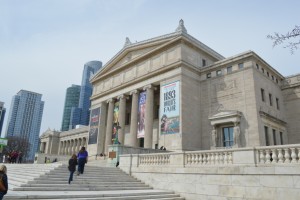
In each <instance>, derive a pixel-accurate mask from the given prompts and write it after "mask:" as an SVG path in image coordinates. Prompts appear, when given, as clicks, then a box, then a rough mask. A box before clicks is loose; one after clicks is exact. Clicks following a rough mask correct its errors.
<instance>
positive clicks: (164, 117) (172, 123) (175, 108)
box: [160, 81, 180, 135]
mask: <svg viewBox="0 0 300 200" xmlns="http://www.w3.org/2000/svg"><path fill="white" fill-rule="evenodd" d="M179 110H180V109H179V81H176V82H174V83H170V84H167V85H164V86H162V87H161V89H160V123H161V124H160V134H161V135H163V134H174V133H179V129H180V127H179V126H180V120H179V119H180V116H179Z"/></svg>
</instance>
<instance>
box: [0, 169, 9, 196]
mask: <svg viewBox="0 0 300 200" xmlns="http://www.w3.org/2000/svg"><path fill="white" fill-rule="evenodd" d="M6 173H7V169H6V166H5V165H1V166H0V181H1V183H0V200H2V199H3V197H4V195H6V193H7V190H8V183H7V175H6Z"/></svg>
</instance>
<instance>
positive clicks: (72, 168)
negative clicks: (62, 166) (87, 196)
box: [68, 154, 77, 184]
mask: <svg viewBox="0 0 300 200" xmlns="http://www.w3.org/2000/svg"><path fill="white" fill-rule="evenodd" d="M76 165H77V156H76V155H75V154H73V155H72V157H71V158H70V160H69V166H68V169H69V171H70V177H69V184H71V181H73V174H74V172H75V171H76Z"/></svg>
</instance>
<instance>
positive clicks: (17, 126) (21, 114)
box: [6, 90, 44, 161]
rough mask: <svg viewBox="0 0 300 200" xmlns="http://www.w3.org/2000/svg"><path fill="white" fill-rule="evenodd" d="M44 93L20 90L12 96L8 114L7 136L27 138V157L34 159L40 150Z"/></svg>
mask: <svg viewBox="0 0 300 200" xmlns="http://www.w3.org/2000/svg"><path fill="white" fill-rule="evenodd" d="M41 99H42V95H41V94H38V93H35V92H30V91H26V90H20V91H19V92H18V93H17V94H16V95H15V96H13V98H12V102H11V107H10V111H9V116H8V123H7V130H6V136H19V137H22V138H24V139H27V140H28V142H29V144H30V150H29V152H28V153H27V155H25V159H27V160H31V161H33V160H34V154H35V152H36V151H37V150H38V145H39V133H40V129H41V122H42V116H43V110H44V101H42V100H41Z"/></svg>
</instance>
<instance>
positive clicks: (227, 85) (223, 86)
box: [215, 80, 237, 92]
mask: <svg viewBox="0 0 300 200" xmlns="http://www.w3.org/2000/svg"><path fill="white" fill-rule="evenodd" d="M236 88H237V84H236V80H231V81H225V82H224V83H220V84H216V85H215V91H216V92H220V91H228V90H232V89H236Z"/></svg>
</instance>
